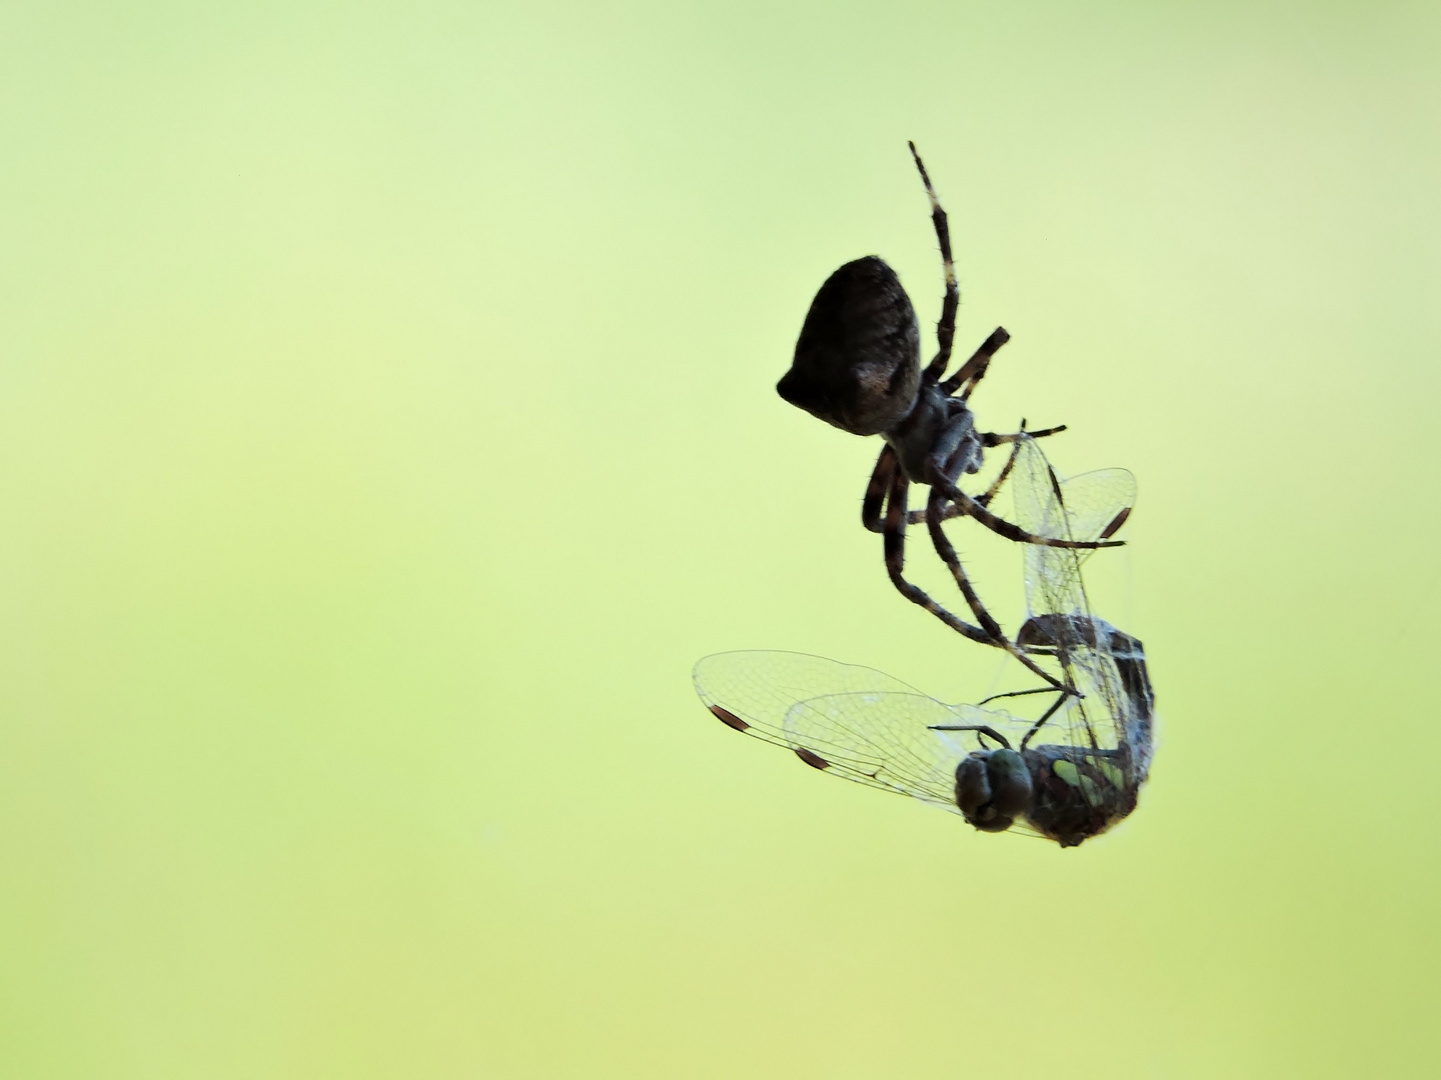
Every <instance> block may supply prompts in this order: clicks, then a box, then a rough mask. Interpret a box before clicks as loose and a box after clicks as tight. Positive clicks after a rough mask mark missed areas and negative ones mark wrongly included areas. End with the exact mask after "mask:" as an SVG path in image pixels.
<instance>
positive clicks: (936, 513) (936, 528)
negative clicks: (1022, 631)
mask: <svg viewBox="0 0 1441 1080" xmlns="http://www.w3.org/2000/svg"><path fill="white" fill-rule="evenodd" d="M963 453H964V451H963V450H958V451H956V453H955V455H953V459H952V462H948V463H947V464H948V465H950V464H953V462H954V461H956V460H959V458H960V455H961V454H963ZM944 497H945V496H944V495H943V494H942V492H941V491H940V489H939V488H936V487H932V488H931V495H930V498H929V499H928V500H927V501H926V527H927V528H928V529H929V530H930V534H931V545H932V546H933V547H934V548H935V549H936V554H937V555H939V556H940V557H941V562H943V563H945V564H946V568H947V569H948V570H950V572H951V577H953V578H955V581H956V588H958V589H960V590H961V595H962V596H964V597H965V598H966V605H967V606H968V607H969V608H970V609H971V613H972V614H973V615H974V616H975V617H976V621H977V622H978V623H980V624H981V628H982V629H983V630H985V631H986V633H987V634H989V635H990V643H991V644H992V645H995V646H997V647H999V648H1002V649H1005V650H1006V652H1008V653H1010V654H1011V655H1012V656H1013V657H1015V658H1016V659H1017V660H1019V661H1020V662H1021V664H1022V666H1024V667H1025V668H1027V669H1028V670H1029V671H1031V672H1032V673H1034V674H1036V675H1039V676H1040V677H1041V678H1042V679H1045V680H1046V682H1048V683H1050V684H1051V686H1052V687H1053V688H1054V689H1056V690H1058V691H1060V692H1061V696H1062V699H1064V698H1065V697H1066V696H1067V694H1074V693H1075V692H1076V691H1075V689H1074V688H1073V687H1069V686H1067V685H1066V684H1063V683H1061V682H1060V681H1059V680H1057V679H1056V678H1055V676H1053V675H1051V674H1050V673H1049V672H1048V671H1046V670H1045V669H1044V668H1043V667H1041V665H1039V664H1037V663H1036V662H1035V661H1034V660H1032V659H1031V658H1030V657H1029V656H1027V655H1026V653H1025V652H1024V651H1022V649H1021V648H1020V646H1018V645H1017V644H1016V643H1015V642H1014V641H1012V640H1011V639H1010V638H1008V637H1006V635H1005V632H1004V631H1003V630H1002V629H1001V624H1000V623H998V622H996V620H995V618H994V617H993V616H992V615H991V613H990V612H989V611H987V610H986V607H985V605H984V604H982V603H981V598H980V596H979V595H977V593H976V590H975V587H974V586H972V585H971V580H970V578H968V577H967V576H966V571H965V569H964V568H963V567H962V566H961V560H960V557H959V556H957V555H956V549H955V547H954V546H953V545H952V544H951V541H950V538H949V537H948V536H946V533H945V530H944V529H942V528H941V500H942V499H943V498H944Z"/></svg>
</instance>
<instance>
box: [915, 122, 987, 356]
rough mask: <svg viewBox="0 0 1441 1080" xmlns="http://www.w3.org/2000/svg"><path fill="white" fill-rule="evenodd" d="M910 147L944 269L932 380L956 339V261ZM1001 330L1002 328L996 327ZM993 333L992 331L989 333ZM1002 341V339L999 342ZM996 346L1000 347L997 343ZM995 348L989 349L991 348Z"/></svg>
mask: <svg viewBox="0 0 1441 1080" xmlns="http://www.w3.org/2000/svg"><path fill="white" fill-rule="evenodd" d="M906 145H907V146H909V147H910V148H911V157H913V158H915V159H916V168H917V169H918V170H920V174H921V183H923V184H925V185H926V195H927V197H929V198H930V200H931V221H932V222H933V223H934V224H935V226H936V239H937V240H938V241H940V245H941V265H942V266H943V267H944V268H945V272H946V296H945V299H944V300H943V301H942V302H941V321H940V322H938V323H936V344H937V346H938V349H937V351H936V355H935V359H933V360H932V361H931V362H930V364H929V365H927V367H926V370H925V372H924V374H923V375H922V376H921V379H922V382H926V383H934V382H936V381H938V380H939V379H940V377H941V376H942V375H944V374H945V373H946V365H947V364H949V363H950V362H951V345H952V343H953V342H954V341H955V339H956V311H957V310H958V309H959V308H960V306H961V289H960V286H959V285H957V284H956V264H955V262H954V261H953V260H952V258H951V229H950V226H949V225H948V224H947V223H946V212H945V211H944V210H942V209H941V201H940V199H938V198H936V189H935V188H934V187H932V186H931V178H930V176H929V175H928V174H927V172H926V166H925V164H924V163H923V162H922V161H921V155H920V154H918V153H916V144H915V143H913V142H908V143H906ZM1000 332H1001V333H1002V334H1004V333H1005V331H1004V330H1002V331H1000ZM992 336H993V337H994V336H995V335H992ZM1004 343H1005V341H1004V339H1002V342H1001V344H1004ZM996 348H1000V345H997V346H996ZM994 351H995V350H994V349H993V350H992V352H994Z"/></svg>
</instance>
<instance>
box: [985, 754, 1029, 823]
mask: <svg viewBox="0 0 1441 1080" xmlns="http://www.w3.org/2000/svg"><path fill="white" fill-rule="evenodd" d="M986 772H987V774H988V776H989V778H990V781H991V810H992V811H993V812H994V813H997V814H1001V815H1004V816H1007V817H1016V816H1017V815H1019V814H1024V813H1025V812H1026V811H1027V810H1029V809H1030V808H1031V803H1032V802H1033V801H1034V800H1035V789H1034V788H1033V787H1032V786H1031V770H1030V769H1028V768H1027V767H1026V761H1025V759H1024V758H1023V757H1021V755H1020V754H1018V753H1016V752H1015V751H1014V750H993V751H992V752H991V756H990V760H988V761H987V762H986Z"/></svg>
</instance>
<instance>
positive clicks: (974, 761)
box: [956, 749, 1035, 832]
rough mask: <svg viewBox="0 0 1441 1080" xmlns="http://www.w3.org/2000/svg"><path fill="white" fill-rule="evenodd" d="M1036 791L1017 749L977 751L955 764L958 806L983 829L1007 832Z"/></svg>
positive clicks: (1028, 808)
mask: <svg viewBox="0 0 1441 1080" xmlns="http://www.w3.org/2000/svg"><path fill="white" fill-rule="evenodd" d="M1034 799H1035V792H1034V790H1033V788H1032V785H1031V772H1030V769H1029V768H1027V766H1026V762H1025V759H1024V758H1022V757H1021V755H1020V754H1018V753H1016V751H1014V750H1010V749H1001V750H977V751H975V752H973V753H971V754H970V755H968V756H967V757H966V758H965V759H964V760H962V761H961V763H960V764H959V765H957V766H956V805H957V806H958V807H960V810H961V814H962V815H963V816H964V817H965V819H966V820H967V821H968V822H970V823H971V824H972V825H974V826H975V827H976V828H978V829H980V830H981V831H982V832H1004V831H1005V830H1006V829H1009V828H1010V827H1011V826H1012V825H1013V824H1014V823H1015V820H1016V818H1017V817H1019V816H1021V815H1023V814H1025V813H1026V812H1027V811H1028V810H1030V808H1031V804H1032V802H1033V801H1034Z"/></svg>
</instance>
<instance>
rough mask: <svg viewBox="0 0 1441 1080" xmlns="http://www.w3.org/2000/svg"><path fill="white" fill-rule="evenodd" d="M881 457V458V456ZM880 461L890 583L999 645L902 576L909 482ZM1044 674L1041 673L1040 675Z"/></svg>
mask: <svg viewBox="0 0 1441 1080" xmlns="http://www.w3.org/2000/svg"><path fill="white" fill-rule="evenodd" d="M882 457H883V458H884V455H882ZM882 464H883V462H877V464H876V471H877V474H879V475H881V476H882V478H883V479H885V480H886V481H887V482H888V484H889V491H888V493H887V495H886V515H885V531H884V536H885V552H886V573H887V574H888V575H890V579H891V584H893V585H894V586H895V587H896V590H897V591H898V592H899V593H900V594H901V595H902V596H904V597H905V598H906V599H907V600H909V601H910V602H911V603H913V604H918V605H919V606H921V607H923V608H925V609H926V610H927V611H929V612H930V613H931V614H932V615H934V616H935V617H936V618H938V619H940V620H941V622H943V623H945V624H946V625H947V626H949V627H950V628H951V629H952V630H954V631H955V632H956V633H958V634H960V635H962V636H963V637H967V638H969V639H970V640H972V641H979V642H980V643H981V644H982V645H996V644H999V643H998V642H997V641H995V640H994V638H993V637H992V636H991V634H990V633H989V632H988V631H986V630H983V629H981V628H980V627H979V626H972V625H971V624H970V623H968V622H966V621H965V620H964V619H961V618H959V617H957V616H955V615H952V614H951V613H950V612H949V611H947V610H946V609H945V608H943V607H942V606H941V605H940V604H938V603H937V602H936V601H935V600H934V599H932V598H931V595H930V594H929V593H927V592H926V591H925V590H924V589H922V588H920V587H919V586H918V585H913V584H912V583H911V582H909V581H907V580H906V579H905V576H904V573H903V571H904V570H905V566H906V493H907V491H908V490H909V489H910V481H909V480H907V479H906V474H905V472H904V471H903V470H902V469H901V468H900V463H899V462H897V461H896V460H895V459H894V458H892V459H891V460H890V461H889V462H884V464H885V468H884V469H882ZM989 617H990V616H987V618H989ZM1006 644H1007V645H1012V643H1011V642H1006ZM1012 647H1014V646H1012ZM1044 674H1045V673H1044V672H1042V675H1044Z"/></svg>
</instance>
